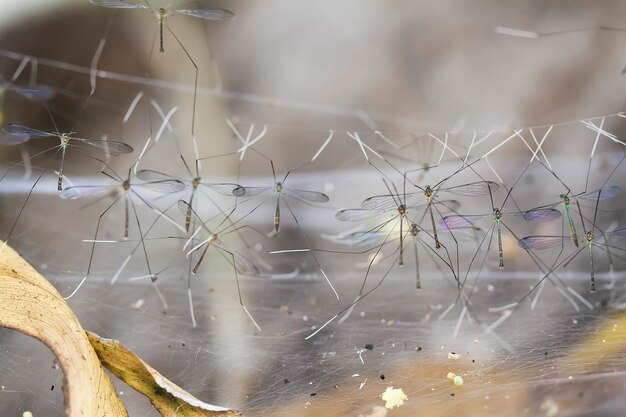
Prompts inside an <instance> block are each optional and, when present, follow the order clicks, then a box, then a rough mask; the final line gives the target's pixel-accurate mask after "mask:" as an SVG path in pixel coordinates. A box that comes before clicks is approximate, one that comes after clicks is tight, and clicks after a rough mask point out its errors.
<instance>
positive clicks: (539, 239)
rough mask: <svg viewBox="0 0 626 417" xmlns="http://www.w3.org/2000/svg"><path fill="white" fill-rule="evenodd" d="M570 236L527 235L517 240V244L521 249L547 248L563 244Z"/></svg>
mask: <svg viewBox="0 0 626 417" xmlns="http://www.w3.org/2000/svg"><path fill="white" fill-rule="evenodd" d="M570 239H571V237H570V236H527V237H524V238H521V239H520V240H518V241H517V245H518V246H519V247H520V248H522V249H528V250H534V249H539V250H541V249H548V248H553V247H555V246H559V245H561V244H563V242H564V241H568V240H570Z"/></svg>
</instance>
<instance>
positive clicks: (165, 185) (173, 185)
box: [134, 180, 185, 194]
mask: <svg viewBox="0 0 626 417" xmlns="http://www.w3.org/2000/svg"><path fill="white" fill-rule="evenodd" d="M134 186H139V187H142V188H145V189H147V190H150V191H154V192H155V193H159V194H173V193H177V192H179V191H182V190H184V189H185V183H184V182H182V181H180V180H159V181H150V182H144V183H140V184H134Z"/></svg>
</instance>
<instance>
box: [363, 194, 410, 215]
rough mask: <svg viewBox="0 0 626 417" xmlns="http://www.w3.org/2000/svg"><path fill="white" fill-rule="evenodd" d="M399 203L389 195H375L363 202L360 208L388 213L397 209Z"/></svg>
mask: <svg viewBox="0 0 626 417" xmlns="http://www.w3.org/2000/svg"><path fill="white" fill-rule="evenodd" d="M411 195H413V194H411ZM399 202H400V199H399V198H398V197H397V196H394V195H391V194H384V195H375V196H372V197H368V198H366V199H365V200H363V202H362V203H361V208H364V209H366V210H378V211H389V210H395V209H397V208H398V204H399Z"/></svg>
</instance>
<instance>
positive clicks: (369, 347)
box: [365, 343, 374, 350]
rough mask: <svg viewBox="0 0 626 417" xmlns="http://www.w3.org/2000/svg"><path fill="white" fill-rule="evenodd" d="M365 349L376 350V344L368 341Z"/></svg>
mask: <svg viewBox="0 0 626 417" xmlns="http://www.w3.org/2000/svg"><path fill="white" fill-rule="evenodd" d="M365 349H367V350H374V345H372V344H371V343H368V344H367V345H365Z"/></svg>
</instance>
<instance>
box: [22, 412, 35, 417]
mask: <svg viewBox="0 0 626 417" xmlns="http://www.w3.org/2000/svg"><path fill="white" fill-rule="evenodd" d="M22 417H33V413H31V412H30V411H24V412H23V413H22Z"/></svg>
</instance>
